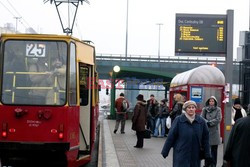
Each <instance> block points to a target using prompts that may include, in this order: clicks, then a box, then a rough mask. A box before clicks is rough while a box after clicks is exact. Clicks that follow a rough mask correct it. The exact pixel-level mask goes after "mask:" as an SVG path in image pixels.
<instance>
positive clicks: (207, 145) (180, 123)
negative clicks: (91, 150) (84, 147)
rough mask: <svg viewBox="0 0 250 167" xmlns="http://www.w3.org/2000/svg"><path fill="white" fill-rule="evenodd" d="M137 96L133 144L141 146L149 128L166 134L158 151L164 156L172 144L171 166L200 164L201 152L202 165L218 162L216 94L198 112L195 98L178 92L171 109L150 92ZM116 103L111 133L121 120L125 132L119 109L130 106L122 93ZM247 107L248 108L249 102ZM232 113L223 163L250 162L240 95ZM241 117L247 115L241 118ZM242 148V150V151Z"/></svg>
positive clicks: (155, 134) (219, 115) (211, 166)
mask: <svg viewBox="0 0 250 167" xmlns="http://www.w3.org/2000/svg"><path fill="white" fill-rule="evenodd" d="M136 99H137V103H136V105H135V108H134V114H133V117H132V129H133V130H135V131H136V136H137V143H136V145H135V146H134V147H135V148H143V139H144V132H145V130H146V129H149V130H150V131H151V133H152V136H153V137H164V136H167V139H166V142H165V144H164V146H163V149H162V152H161V154H162V156H163V157H164V158H166V157H167V156H168V154H169V151H170V149H171V148H172V147H173V150H174V151H173V166H177V167H179V166H181V167H186V166H187V167H200V164H201V159H202V158H201V152H202V153H203V155H202V157H203V159H205V167H216V166H217V152H218V145H219V144H221V139H220V123H221V120H222V112H221V108H220V107H219V106H218V101H217V99H216V97H215V96H211V97H209V98H208V99H207V100H206V102H205V104H204V107H203V108H202V111H201V113H200V114H197V113H196V110H197V104H196V102H194V101H192V100H188V101H186V99H185V97H184V96H182V95H181V94H175V95H174V102H173V105H172V107H171V110H170V108H169V106H168V103H167V102H168V99H162V100H161V101H160V103H159V102H158V101H157V100H156V99H155V97H154V95H153V94H151V95H150V98H149V99H148V100H147V101H146V100H144V96H143V95H142V94H139V95H138V96H137V97H136ZM124 103H127V104H126V107H124ZM115 106H116V111H117V120H116V126H115V129H114V133H116V132H117V130H118V127H119V123H120V122H122V126H121V133H122V134H124V133H125V132H124V128H125V120H126V118H125V116H124V115H125V114H124V113H126V111H125V112H124V111H122V110H124V108H127V107H128V106H129V102H128V100H127V99H125V98H124V94H123V93H121V94H120V97H119V98H118V99H117V100H116V104H115ZM248 110H250V106H249V109H248ZM231 114H232V127H233V128H232V132H231V134H230V137H229V141H228V145H227V147H226V151H225V155H224V160H225V162H227V163H225V164H226V165H225V166H227V167H229V166H230V167H235V166H237V167H243V166H250V162H248V161H246V160H247V158H248V157H250V156H249V155H248V152H249V151H247V149H248V148H249V147H250V144H248V143H249V142H247V140H248V139H249V137H250V132H247V133H245V132H243V131H244V130H246V129H249V128H250V117H247V112H246V111H245V110H244V109H243V107H242V106H241V104H240V99H238V98H236V99H235V100H234V104H233V106H232V109H231ZM249 115H250V114H249ZM168 117H170V118H171V121H172V126H171V128H170V129H168V128H167V127H166V119H167V118H168ZM242 117H247V118H245V119H240V118H242ZM159 129H161V131H159ZM168 131H169V132H168ZM242 141H243V142H244V144H242ZM201 150H202V151H201ZM242 150H245V151H243V152H242ZM234 152H236V153H237V154H235V153H234ZM244 158H245V159H244ZM239 164H240V165H239Z"/></svg>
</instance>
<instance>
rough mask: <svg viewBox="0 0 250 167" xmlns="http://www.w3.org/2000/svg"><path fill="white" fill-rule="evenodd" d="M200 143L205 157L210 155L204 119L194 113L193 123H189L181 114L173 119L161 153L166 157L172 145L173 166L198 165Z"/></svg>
mask: <svg viewBox="0 0 250 167" xmlns="http://www.w3.org/2000/svg"><path fill="white" fill-rule="evenodd" d="M200 143H201V145H202V146H203V148H204V150H205V157H206V158H209V157H211V153H210V147H209V133H208V127H207V125H206V122H205V120H204V119H203V118H201V117H200V116H199V115H195V119H194V121H193V123H190V121H189V120H188V118H187V117H186V116H185V115H184V114H182V115H180V116H178V117H176V119H175V120H174V122H173V124H172V127H171V128H170V131H169V133H168V137H167V140H166V142H165V144H164V146H163V149H162V152H161V154H162V156H163V157H164V158H166V157H167V156H168V154H169V151H170V149H171V147H173V167H200V162H201V161H200V157H199V152H200Z"/></svg>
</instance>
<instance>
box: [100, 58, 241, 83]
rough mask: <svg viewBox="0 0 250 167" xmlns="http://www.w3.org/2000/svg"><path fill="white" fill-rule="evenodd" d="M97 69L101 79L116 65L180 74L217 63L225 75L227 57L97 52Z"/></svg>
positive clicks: (235, 74)
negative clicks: (127, 54) (126, 54)
mask: <svg viewBox="0 0 250 167" xmlns="http://www.w3.org/2000/svg"><path fill="white" fill-rule="evenodd" d="M96 59H97V71H98V72H99V78H100V79H109V78H110V74H109V72H111V71H112V69H113V67H114V66H115V65H118V66H120V67H131V68H137V69H147V70H151V71H155V72H161V73H162V72H167V73H172V74H178V73H181V72H184V71H187V70H190V69H192V68H195V67H198V66H200V65H212V64H214V65H216V67H218V68H219V69H220V70H221V71H222V72H223V73H224V75H225V70H224V68H225V58H220V57H219V58H218V57H217V58H215V57H184V56H179V57H176V56H169V57H161V58H160V59H158V58H156V57H153V56H140V55H129V56H128V57H125V55H122V54H97V56H96ZM232 75H233V84H238V83H239V63H238V62H237V61H236V60H234V63H233V74H232ZM134 77H135V78H136V76H134Z"/></svg>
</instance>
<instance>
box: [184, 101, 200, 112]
mask: <svg viewBox="0 0 250 167" xmlns="http://www.w3.org/2000/svg"><path fill="white" fill-rule="evenodd" d="M189 105H194V106H195V108H197V104H196V103H195V102H194V101H192V100H188V101H186V102H185V103H184V104H183V107H182V109H183V110H185V111H186V109H187V107H188V106H189Z"/></svg>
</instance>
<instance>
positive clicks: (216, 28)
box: [175, 14, 227, 56]
mask: <svg viewBox="0 0 250 167" xmlns="http://www.w3.org/2000/svg"><path fill="white" fill-rule="evenodd" d="M226 25H227V24H226V15H205V14H176V27H175V28H176V30H175V32H176V33H175V55H178V56H179V55H188V56H191V55H193V56H199V55H200V56H202V55H203V56H225V54H226Z"/></svg>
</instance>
